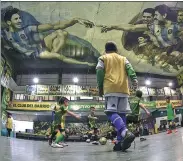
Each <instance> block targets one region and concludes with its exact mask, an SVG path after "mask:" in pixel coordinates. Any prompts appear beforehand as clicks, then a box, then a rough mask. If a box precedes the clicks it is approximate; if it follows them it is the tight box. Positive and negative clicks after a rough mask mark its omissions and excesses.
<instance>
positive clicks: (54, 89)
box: [49, 85, 61, 95]
mask: <svg viewBox="0 0 183 161" xmlns="http://www.w3.org/2000/svg"><path fill="white" fill-rule="evenodd" d="M49 94H50V95H60V94H61V85H50V86H49Z"/></svg>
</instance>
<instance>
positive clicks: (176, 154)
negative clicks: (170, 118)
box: [0, 128, 183, 161]
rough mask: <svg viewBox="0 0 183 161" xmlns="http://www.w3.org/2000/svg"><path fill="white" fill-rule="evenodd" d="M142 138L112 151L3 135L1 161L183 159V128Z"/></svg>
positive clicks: (169, 160)
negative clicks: (51, 145) (61, 147)
mask: <svg viewBox="0 0 183 161" xmlns="http://www.w3.org/2000/svg"><path fill="white" fill-rule="evenodd" d="M147 139H148V140H147V141H144V142H140V141H139V138H136V141H135V144H136V146H135V149H134V145H132V147H131V148H130V149H129V150H128V151H127V152H113V151H112V147H113V145H112V144H110V143H107V144H106V145H104V146H102V145H92V144H88V143H69V146H68V147H65V148H63V149H58V148H51V147H50V146H48V143H47V142H41V141H32V140H20V139H15V138H11V139H8V138H6V137H0V161H71V160H74V161H113V160H114V161H183V128H180V129H178V133H176V134H170V135H167V134H166V133H161V134H157V135H152V136H148V137H147Z"/></svg>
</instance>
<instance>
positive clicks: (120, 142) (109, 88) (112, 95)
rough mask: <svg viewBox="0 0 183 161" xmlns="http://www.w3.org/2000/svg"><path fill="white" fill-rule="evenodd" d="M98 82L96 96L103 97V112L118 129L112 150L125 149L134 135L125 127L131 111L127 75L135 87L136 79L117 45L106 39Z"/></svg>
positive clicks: (98, 71) (98, 67)
mask: <svg viewBox="0 0 183 161" xmlns="http://www.w3.org/2000/svg"><path fill="white" fill-rule="evenodd" d="M96 69H97V83H98V88H99V95H100V96H102V95H103V94H104V97H105V113H106V115H107V116H108V119H109V120H110V121H111V122H112V124H113V125H114V127H115V128H116V131H117V142H116V143H115V146H114V148H113V150H114V151H121V150H122V151H125V150H126V149H128V148H129V147H130V146H131V143H132V142H133V141H134V139H135V136H134V135H133V134H132V133H131V132H130V131H128V129H127V128H126V113H131V110H130V106H129V102H128V97H129V87H128V76H129V77H130V79H131V81H132V85H133V87H134V88H137V85H138V81H137V76H136V73H135V71H134V69H133V67H132V65H131V64H130V63H129V61H128V60H127V59H126V57H124V56H121V55H119V54H118V49H117V45H116V44H115V43H114V42H111V41H109V42H107V43H106V45H105V54H104V55H102V56H101V57H100V58H99V60H98V64H97V67H96Z"/></svg>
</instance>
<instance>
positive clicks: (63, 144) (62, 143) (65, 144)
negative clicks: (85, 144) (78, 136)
mask: <svg viewBox="0 0 183 161" xmlns="http://www.w3.org/2000/svg"><path fill="white" fill-rule="evenodd" d="M59 145H62V146H63V147H65V146H69V145H68V144H67V143H64V142H61V143H59Z"/></svg>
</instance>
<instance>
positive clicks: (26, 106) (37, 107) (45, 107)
mask: <svg viewBox="0 0 183 161" xmlns="http://www.w3.org/2000/svg"><path fill="white" fill-rule="evenodd" d="M53 103H55V102H15V101H13V102H12V104H11V106H9V107H8V109H11V110H13V109H15V110H30V111H49V110H51V109H50V106H51V105H52V104H53Z"/></svg>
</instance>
